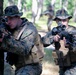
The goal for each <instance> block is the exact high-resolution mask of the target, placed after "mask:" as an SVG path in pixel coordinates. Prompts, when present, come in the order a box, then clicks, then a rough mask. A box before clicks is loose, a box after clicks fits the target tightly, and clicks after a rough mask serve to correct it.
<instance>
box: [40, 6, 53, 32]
mask: <svg viewBox="0 0 76 75" xmlns="http://www.w3.org/2000/svg"><path fill="white" fill-rule="evenodd" d="M41 15H47V16H48V20H47V28H48V31H50V30H51V25H52V22H53V17H54V10H53V7H52V6H51V5H49V6H48V8H47V10H46V11H44V12H43V13H42V14H41Z"/></svg>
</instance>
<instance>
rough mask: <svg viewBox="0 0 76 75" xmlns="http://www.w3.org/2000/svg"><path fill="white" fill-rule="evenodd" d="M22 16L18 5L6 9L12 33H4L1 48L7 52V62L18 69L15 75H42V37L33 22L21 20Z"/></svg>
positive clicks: (8, 25)
mask: <svg viewBox="0 0 76 75" xmlns="http://www.w3.org/2000/svg"><path fill="white" fill-rule="evenodd" d="M22 14H23V13H22V12H19V10H18V7H17V6H16V5H12V6H8V7H6V8H5V10H4V16H5V17H6V18H7V27H8V31H10V33H6V34H7V35H6V34H4V33H3V36H2V38H1V39H0V42H1V47H0V48H2V49H3V50H5V51H7V62H8V63H9V64H10V65H11V66H12V65H14V66H15V67H16V70H15V75H40V74H41V73H42V65H41V61H42V58H43V56H44V53H43V52H42V49H40V48H39V46H40V44H41V40H40V36H39V35H38V31H37V29H36V27H35V26H34V25H33V24H32V23H31V22H29V21H28V20H27V19H26V18H20V17H21V16H22ZM42 48H43V45H42Z"/></svg>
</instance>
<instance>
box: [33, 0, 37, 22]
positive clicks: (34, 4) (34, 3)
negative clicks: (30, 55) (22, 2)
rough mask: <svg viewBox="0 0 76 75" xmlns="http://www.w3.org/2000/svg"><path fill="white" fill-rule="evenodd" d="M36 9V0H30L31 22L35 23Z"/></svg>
mask: <svg viewBox="0 0 76 75" xmlns="http://www.w3.org/2000/svg"><path fill="white" fill-rule="evenodd" d="M37 10H38V5H37V0H32V22H33V23H35V18H36V16H37Z"/></svg>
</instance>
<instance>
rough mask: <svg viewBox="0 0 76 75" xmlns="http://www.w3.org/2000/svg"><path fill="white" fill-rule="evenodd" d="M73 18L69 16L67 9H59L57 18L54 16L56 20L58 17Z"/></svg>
mask: <svg viewBox="0 0 76 75" xmlns="http://www.w3.org/2000/svg"><path fill="white" fill-rule="evenodd" d="M67 18H68V19H71V18H72V16H69V14H68V13H67V11H66V10H65V9H61V10H58V11H57V12H56V16H55V18H54V21H55V20H56V19H67Z"/></svg>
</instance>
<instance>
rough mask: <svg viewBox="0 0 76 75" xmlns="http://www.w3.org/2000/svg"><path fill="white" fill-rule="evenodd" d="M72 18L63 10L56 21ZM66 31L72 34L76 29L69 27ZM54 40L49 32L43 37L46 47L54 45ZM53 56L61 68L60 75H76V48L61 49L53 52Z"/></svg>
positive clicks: (57, 15)
mask: <svg viewBox="0 0 76 75" xmlns="http://www.w3.org/2000/svg"><path fill="white" fill-rule="evenodd" d="M71 18H72V17H71V16H69V15H68V13H67V12H66V11H65V10H64V9H61V10H58V11H57V13H56V17H55V18H54V21H56V20H59V19H60V20H62V19H71ZM66 30H67V31H68V32H69V33H70V32H71V31H73V30H76V27H73V26H70V25H68V28H66ZM74 36H75V37H74V38H76V35H75V34H74ZM53 38H54V35H52V32H51V31H50V32H48V33H47V34H46V35H45V36H44V37H42V41H43V44H44V47H46V46H49V45H50V44H52V43H53V42H54V39H53ZM62 41H63V40H62ZM61 45H62V43H61ZM73 50H74V52H73ZM55 51H56V52H57V53H58V55H56V54H55ZM60 54H61V55H60ZM53 56H54V60H55V62H56V64H57V65H58V66H59V75H76V58H75V57H76V48H75V46H74V47H73V49H72V50H68V48H64V49H63V48H61V47H60V49H59V50H58V51H57V50H54V51H53ZM59 56H60V57H59ZM56 59H57V60H56ZM59 62H60V63H59ZM62 65H63V66H62Z"/></svg>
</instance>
